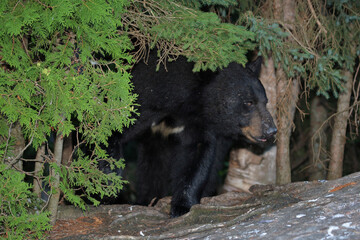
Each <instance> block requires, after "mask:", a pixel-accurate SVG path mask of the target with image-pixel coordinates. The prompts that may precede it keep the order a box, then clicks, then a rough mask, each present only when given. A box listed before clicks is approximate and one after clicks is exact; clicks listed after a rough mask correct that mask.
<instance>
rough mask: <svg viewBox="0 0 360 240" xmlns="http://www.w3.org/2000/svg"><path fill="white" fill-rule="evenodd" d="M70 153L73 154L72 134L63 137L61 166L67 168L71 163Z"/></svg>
mask: <svg viewBox="0 0 360 240" xmlns="http://www.w3.org/2000/svg"><path fill="white" fill-rule="evenodd" d="M72 152H73V141H72V133H70V134H69V136H66V137H64V148H63V153H62V160H61V161H62V164H63V165H64V166H69V165H70V164H71V161H72Z"/></svg>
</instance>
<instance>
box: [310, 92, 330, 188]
mask: <svg viewBox="0 0 360 240" xmlns="http://www.w3.org/2000/svg"><path fill="white" fill-rule="evenodd" d="M327 115H328V114H327V110H326V108H325V107H324V105H323V104H321V97H318V96H317V97H314V99H313V100H312V101H311V106H310V135H311V136H312V139H311V141H310V142H309V149H310V154H309V155H310V166H309V169H308V173H309V180H310V181H312V180H321V179H325V178H326V169H327V166H326V164H327V158H328V157H327V154H326V148H327V137H326V133H325V130H326V128H327V125H328V124H326V123H327V121H326V119H327V117H328V116H327ZM324 123H325V125H324Z"/></svg>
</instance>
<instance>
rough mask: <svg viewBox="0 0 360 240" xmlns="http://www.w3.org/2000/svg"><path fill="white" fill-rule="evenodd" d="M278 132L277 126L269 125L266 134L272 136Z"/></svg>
mask: <svg viewBox="0 0 360 240" xmlns="http://www.w3.org/2000/svg"><path fill="white" fill-rule="evenodd" d="M276 133H277V128H276V127H269V128H268V129H267V130H266V134H267V135H268V136H272V135H275V134H276Z"/></svg>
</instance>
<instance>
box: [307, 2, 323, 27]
mask: <svg viewBox="0 0 360 240" xmlns="http://www.w3.org/2000/svg"><path fill="white" fill-rule="evenodd" d="M307 2H308V5H309V8H310V11H311V14H312V15H313V17H314V18H315V20H316V23H317V24H318V25H319V28H320V29H321V30H322V31H323V32H324V33H325V34H327V30H326V29H325V27H324V26H323V25H322V24H321V22H320V20H319V19H318V17H317V16H316V13H315V9H314V7H313V5H312V4H311V0H307Z"/></svg>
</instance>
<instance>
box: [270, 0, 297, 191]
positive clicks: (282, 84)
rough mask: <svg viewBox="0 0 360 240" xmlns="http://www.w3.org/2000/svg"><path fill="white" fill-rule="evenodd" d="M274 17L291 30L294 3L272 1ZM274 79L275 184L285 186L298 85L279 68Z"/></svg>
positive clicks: (288, 177) (278, 0) (288, 180)
mask: <svg viewBox="0 0 360 240" xmlns="http://www.w3.org/2000/svg"><path fill="white" fill-rule="evenodd" d="M274 17H275V19H278V20H283V21H284V22H285V23H286V24H290V26H289V28H290V29H291V24H292V23H294V21H295V1H294V0H283V1H281V0H274ZM288 41H290V40H288ZM276 77H277V79H278V83H277V114H278V115H277V116H278V118H277V120H278V133H277V153H276V177H277V178H276V183H277V184H285V183H289V182H291V166H290V136H291V130H292V124H293V118H294V114H295V110H296V102H297V98H298V94H299V84H298V80H297V79H287V77H286V75H285V73H284V70H283V69H282V68H281V67H280V66H279V67H278V68H277V71H276Z"/></svg>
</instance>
